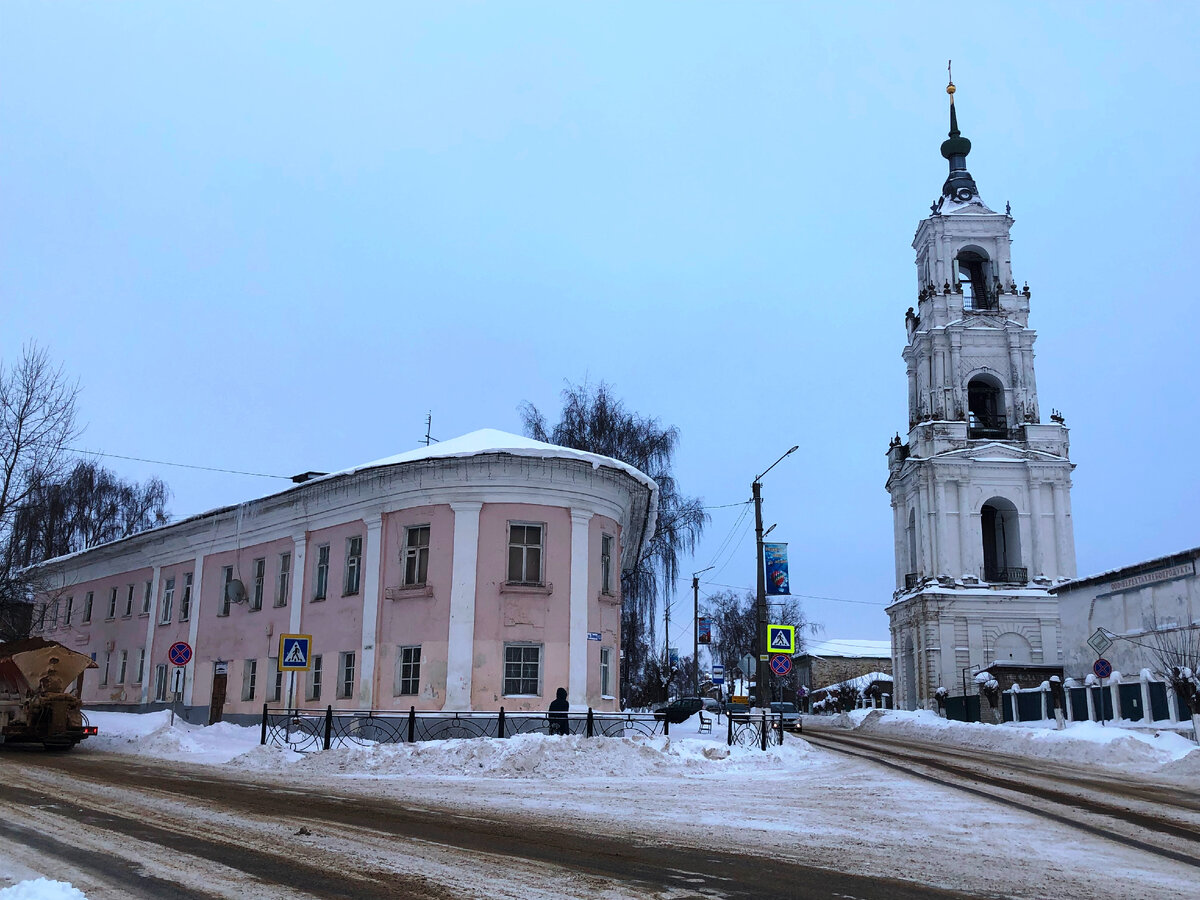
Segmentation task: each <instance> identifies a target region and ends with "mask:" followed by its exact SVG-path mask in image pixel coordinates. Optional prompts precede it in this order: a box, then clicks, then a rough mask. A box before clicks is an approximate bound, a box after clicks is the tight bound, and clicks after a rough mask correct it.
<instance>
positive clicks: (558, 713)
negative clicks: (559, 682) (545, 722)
mask: <svg viewBox="0 0 1200 900" xmlns="http://www.w3.org/2000/svg"><path fill="white" fill-rule="evenodd" d="M570 708H571V704H569V703H568V702H567V689H566V688H559V689H558V696H557V697H556V698H555V699H553V700H551V701H550V733H551V734H567V732H568V721H567V710H569V709H570Z"/></svg>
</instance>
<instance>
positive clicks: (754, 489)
mask: <svg viewBox="0 0 1200 900" xmlns="http://www.w3.org/2000/svg"><path fill="white" fill-rule="evenodd" d="M799 449H800V445H799V444H797V445H796V446H795V447H793V448H792V449H791V450H789V451H788V452H787V453H785V454H783V456H781V457H779V459H777V460H775V462H773V463H771V465H769V466H767V468H766V469H765V470H764V471H763V473H762V475H759V476H758V477H757V478H755V479H754V483H753V484H751V485H750V495H751V497H752V498H753V500H754V543H755V549H756V568H757V569H758V594H757V596H756V603H755V606H756V607H757V613H758V615H757V619H758V641H757V643H758V650H757V656H758V678H757V681H758V685H757V691H758V693H757V694H756V695H755V696H756V699H757V702H758V705H759V706H760V707H766V705H767V704H768V703H769V702H770V697H769V696H768V695H767V694H766V691H767V690H768V687H767V686H768V685H769V684H770V682H771V675H770V666H769V665H768V662H767V661H768V660H769V659H770V648H769V647H767V571H766V564H765V562H764V560H763V520H762V480H763V476H764V475H766V474H767V472H770V471H771V470H772V469H773V468H775V467H776V466H777V465H779V464H780V463H781V462H783V461H784V460H785V459H786V458H787V457H789V456H791V455H792V454H793V453H795V452H796V451H797V450H799ZM764 697H765V698H766V699H765V700H764V699H763V698H764Z"/></svg>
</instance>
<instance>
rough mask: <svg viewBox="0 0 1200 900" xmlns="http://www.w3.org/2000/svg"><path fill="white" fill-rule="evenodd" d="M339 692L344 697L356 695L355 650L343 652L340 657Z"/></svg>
mask: <svg viewBox="0 0 1200 900" xmlns="http://www.w3.org/2000/svg"><path fill="white" fill-rule="evenodd" d="M338 672H339V677H338V693H337V695H338V696H339V697H341V698H343V699H345V698H348V697H353V696H354V652H353V651H351V650H348V651H346V652H345V653H342V654H341V655H340V657H339V658H338Z"/></svg>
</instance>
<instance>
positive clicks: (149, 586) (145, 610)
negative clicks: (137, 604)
mask: <svg viewBox="0 0 1200 900" xmlns="http://www.w3.org/2000/svg"><path fill="white" fill-rule="evenodd" d="M153 593H154V581H153V580H151V581H147V582H146V590H145V591H144V592H143V593H142V615H143V616H148V615H150V599H151V596H152V595H153Z"/></svg>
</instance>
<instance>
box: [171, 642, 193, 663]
mask: <svg viewBox="0 0 1200 900" xmlns="http://www.w3.org/2000/svg"><path fill="white" fill-rule="evenodd" d="M167 658H168V659H169V660H171V662H172V663H173V664H175V665H177V666H186V665H187V664H188V663H190V662H191V661H192V645H191V644H189V643H188V642H187V641H176V642H175V643H173V644H172V645H171V649H169V650H168V651H167Z"/></svg>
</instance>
